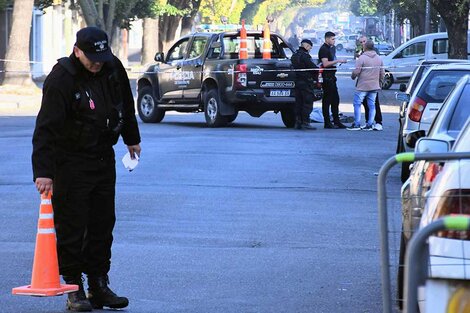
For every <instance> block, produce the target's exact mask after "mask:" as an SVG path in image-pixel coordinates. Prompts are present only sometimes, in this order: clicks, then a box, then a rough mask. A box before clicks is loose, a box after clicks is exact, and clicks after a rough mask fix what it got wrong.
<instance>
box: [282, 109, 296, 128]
mask: <svg viewBox="0 0 470 313" xmlns="http://www.w3.org/2000/svg"><path fill="white" fill-rule="evenodd" d="M281 117H282V122H283V123H284V125H285V126H286V127H287V128H293V127H294V125H295V112H294V109H282V110H281Z"/></svg>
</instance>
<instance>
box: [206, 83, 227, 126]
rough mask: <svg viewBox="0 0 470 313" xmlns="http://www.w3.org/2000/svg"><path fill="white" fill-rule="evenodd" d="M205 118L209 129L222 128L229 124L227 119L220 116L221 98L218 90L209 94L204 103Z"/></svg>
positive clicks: (212, 90)
mask: <svg viewBox="0 0 470 313" xmlns="http://www.w3.org/2000/svg"><path fill="white" fill-rule="evenodd" d="M204 116H205V118H206V124H207V126H209V127H221V126H225V125H226V124H227V122H228V121H227V118H226V117H225V116H222V115H220V98H219V93H218V91H217V89H211V90H209V91H208V92H207V94H206V97H205V101H204Z"/></svg>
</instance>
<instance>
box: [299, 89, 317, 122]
mask: <svg viewBox="0 0 470 313" xmlns="http://www.w3.org/2000/svg"><path fill="white" fill-rule="evenodd" d="M312 109H313V93H312V90H311V89H310V88H309V87H308V84H306V83H303V82H297V83H296V86H295V121H296V122H298V123H303V124H305V123H307V124H308V123H310V113H312Z"/></svg>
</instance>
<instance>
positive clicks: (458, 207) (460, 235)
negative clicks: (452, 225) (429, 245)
mask: <svg viewBox="0 0 470 313" xmlns="http://www.w3.org/2000/svg"><path fill="white" fill-rule="evenodd" d="M452 214H467V215H470V189H452V190H447V191H446V192H445V193H444V194H443V195H442V198H441V200H440V201H439V203H438V204H437V209H436V212H435V213H434V216H433V220H437V219H439V218H441V217H444V216H446V215H452ZM438 236H439V237H445V238H450V239H461V240H470V231H454V230H451V231H441V232H439V233H438Z"/></svg>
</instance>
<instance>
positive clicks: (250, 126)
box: [148, 121, 286, 130]
mask: <svg viewBox="0 0 470 313" xmlns="http://www.w3.org/2000/svg"><path fill="white" fill-rule="evenodd" d="M159 124H161V125H167V126H168V125H171V126H176V127H181V128H206V129H209V127H208V126H207V125H206V123H204V122H200V123H197V122H162V123H159ZM148 125H150V124H148ZM155 125H156V124H155ZM214 129H282V130H285V129H286V127H285V126H284V125H282V124H280V125H267V124H251V123H238V122H236V121H235V122H234V123H230V124H228V125H227V126H224V127H217V128H214Z"/></svg>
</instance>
